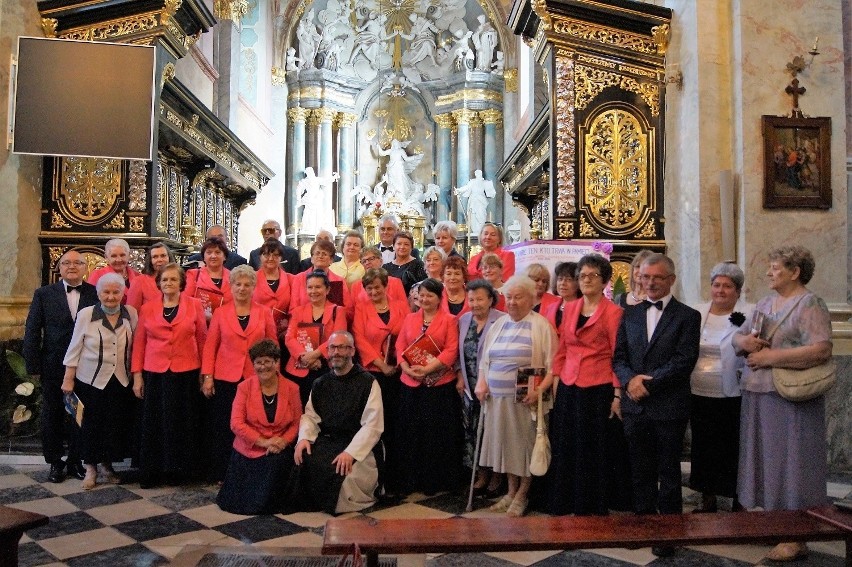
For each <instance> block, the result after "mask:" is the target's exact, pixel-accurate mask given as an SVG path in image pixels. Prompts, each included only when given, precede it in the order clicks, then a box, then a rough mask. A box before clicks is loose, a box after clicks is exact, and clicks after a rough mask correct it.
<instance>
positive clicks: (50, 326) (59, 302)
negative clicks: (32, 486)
mask: <svg viewBox="0 0 852 567" xmlns="http://www.w3.org/2000/svg"><path fill="white" fill-rule="evenodd" d="M85 273H86V262H85V261H84V260H83V258H82V256H80V254H79V253H78V252H75V251H74V250H69V251H68V252H66V253H65V254H63V255H62V257H61V258H60V259H59V274H60V275H61V276H62V280H61V281H59V282H57V283H55V284H51V285H46V286H44V287H41V288H39V289H37V290H36V291H35V293H34V294H33V302H32V305H31V306H30V312H29V314H28V315H27V324H26V328H25V331H24V347H23V355H24V360H25V361H26V363H27V372H28V373H29V374H31V375H32V376H34V377H40V379H41V396H42V404H41V446H42V452H43V453H44V460H45V461H47V462H48V463H50V473H49V475H48V480H50V481H51V482H62V481H63V480H65V467H66V465H67V467H68V474H70V475H72V476H75V477H77V478H79V479H81V480H82V479H83V478H84V477H85V476H86V471H85V469H84V468H83V463H82V462H81V459H80V436H79V430H78V428H77V426H76V424H74V423H72V421H71V417H70V416H69V415H67V414H66V413H65V399H64V395H63V393H62V390H61V386H62V378H63V377H64V374H65V366H64V365H63V364H62V359H63V358H65V351H66V350H68V344H69V343H70V342H71V334H72V333H73V332H74V320H75V319H76V317H77V312H78V311H79V310H80V309H82V308H84V307H89V306H91V305H95V304H96V303H97V302H98V294H97V291H95V286H93V285H92V284H90V283H87V282H85V281H83V276H84V275H85ZM66 440H67V442H68V460H67V462H66V461H63V460H62V457H63V456H64V455H65V449H64V447H63V441H66Z"/></svg>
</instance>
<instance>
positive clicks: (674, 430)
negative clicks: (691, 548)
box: [612, 254, 701, 556]
mask: <svg viewBox="0 0 852 567" xmlns="http://www.w3.org/2000/svg"><path fill="white" fill-rule="evenodd" d="M640 279H641V281H642V285H643V289H644V290H645V293H646V294H647V299H646V300H645V301H644V302H643V303H640V304H638V305H634V306H630V307H628V308H627V309H626V310H625V311H624V315H623V317H622V319H621V325H620V326H619V328H618V335H617V339H616V343H615V354H614V356H613V362H612V365H613V369H614V370H615V374H616V375H617V376H618V380H619V382H620V383H621V387H622V390H623V391H624V394H623V396H622V403H621V413H622V416H623V419H624V433H625V436H626V437H627V445H628V448H629V452H630V464H631V467H632V475H633V497H634V506H635V510H636V513H637V514H656V513H657V512H659V513H661V514H679V513H682V512H683V499H682V495H681V486H680V484H681V483H680V456H681V452H682V449H683V436H684V433H685V432H686V424H687V421H688V420H689V376H690V374H691V373H692V369H693V367H694V366H695V363H696V361H697V360H698V342H699V338H700V334H701V315H700V314H699V313H698V311H696V310H694V309H692V308H691V307H688V306H686V305H684V304H683V303H681V302H680V301H678V300H677V299H675V298H674V297H673V296H672V294H671V288H672V285H674V281H675V273H674V262H672V261H671V259H670V258H669V257H668V256H665V255H663V254H652V255H651V256H649V257H648V258H646V259H645V261H644V262H643V263H642V267H641V271H640ZM649 337H650V339H649ZM658 483H659V487H658ZM652 551H653V552H654V554H656V555H658V556H668V555H671V554H672V553H673V552H674V549H673V548H671V547H655V548H653V549H652Z"/></svg>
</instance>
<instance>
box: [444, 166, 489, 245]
mask: <svg viewBox="0 0 852 567" xmlns="http://www.w3.org/2000/svg"><path fill="white" fill-rule="evenodd" d="M453 193H454V194H455V195H457V196H458V197H459V198H464V197H467V204H466V205H465V207H464V210H465V217H466V218H467V226H468V227H469V228H468V230H469V231H470V233H471V234H479V231H480V230H481V229H482V225H483V224H485V221H486V220H487V219H486V216H487V212H488V202H489V200H490V199H493V198H494V197H495V196H496V195H497V192H496V191H495V190H494V182H493V181H489V180H487V179H483V177H482V170H481V169H477V170H476V171H475V172H474V173H473V179H471V180H470V181H468V182H467V183H466V184H465V185H462V186H461V187H459V188H457V189H456V190H455V191H453Z"/></svg>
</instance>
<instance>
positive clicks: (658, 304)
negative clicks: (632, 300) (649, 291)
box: [645, 299, 663, 311]
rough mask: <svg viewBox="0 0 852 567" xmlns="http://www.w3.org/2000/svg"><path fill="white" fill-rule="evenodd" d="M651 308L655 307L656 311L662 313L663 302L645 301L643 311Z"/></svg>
mask: <svg viewBox="0 0 852 567" xmlns="http://www.w3.org/2000/svg"><path fill="white" fill-rule="evenodd" d="M651 307H656V308H657V309H659V310H660V311H662V310H663V300H662V299H661V300H659V301H649V300H647V299H646V300H645V309H650V308H651Z"/></svg>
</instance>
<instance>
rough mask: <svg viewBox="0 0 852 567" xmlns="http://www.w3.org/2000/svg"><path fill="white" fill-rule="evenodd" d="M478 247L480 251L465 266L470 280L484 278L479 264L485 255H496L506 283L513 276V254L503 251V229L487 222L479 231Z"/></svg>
mask: <svg viewBox="0 0 852 567" xmlns="http://www.w3.org/2000/svg"><path fill="white" fill-rule="evenodd" d="M479 245H480V246H482V251H481V252H480V253H479V254H477V255H476V256H474V257H473V258H471V259H470V262H469V263H468V265H467V271H468V273H469V274H470V279H472V280H475V279H477V278H484V277H485V275H484V274H483V273H482V269H481V267H480V265H479V262H480V261H481V260H482V256H484V255H485V254H497V256H499V257H500V261H501V262H502V263H503V277H502V280H503V281H504V282H505V281H508V279H509V278H511V277H512V276H513V275H515V253H514V252H512V251H510V250H503V229H502V228H501V227H499V226H498V225H496V224H494V223H493V222H487V223H485V224H483V225H482V229H481V230H480V231H479Z"/></svg>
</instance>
